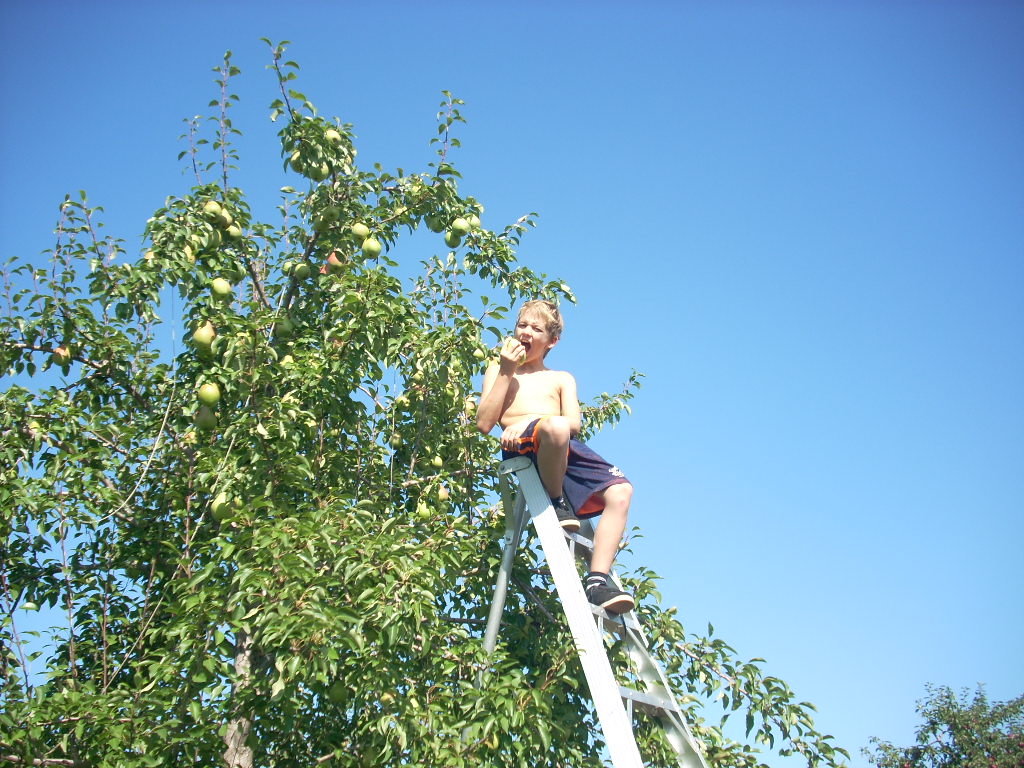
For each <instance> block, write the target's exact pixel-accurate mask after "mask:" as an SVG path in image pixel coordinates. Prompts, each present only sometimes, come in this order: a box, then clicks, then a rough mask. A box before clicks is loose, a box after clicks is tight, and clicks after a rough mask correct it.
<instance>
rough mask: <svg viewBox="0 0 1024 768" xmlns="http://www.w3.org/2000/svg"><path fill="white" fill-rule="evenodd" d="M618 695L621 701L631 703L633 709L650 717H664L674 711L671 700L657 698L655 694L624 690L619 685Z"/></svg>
mask: <svg viewBox="0 0 1024 768" xmlns="http://www.w3.org/2000/svg"><path fill="white" fill-rule="evenodd" d="M619 695H620V696H621V697H622V698H623V699H627V700H629V701H632V702H633V707H634V708H635V709H639V710H641V711H643V712H647V713H648V714H651V715H664V714H666V713H670V712H673V713H674V712H675V711H676V707H675V704H673V703H672V700H671V699H667V698H665V697H664V696H658V695H657V694H653V693H647V692H646V691H638V690H635V689H634V688H626V687H625V686H623V685H620V686H619Z"/></svg>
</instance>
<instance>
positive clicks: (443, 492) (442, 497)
mask: <svg viewBox="0 0 1024 768" xmlns="http://www.w3.org/2000/svg"><path fill="white" fill-rule="evenodd" d="M450 496H451V492H449V490H448V486H446V485H442V486H441V487H440V488H438V489H437V500H438V501H448V498H449V497H450Z"/></svg>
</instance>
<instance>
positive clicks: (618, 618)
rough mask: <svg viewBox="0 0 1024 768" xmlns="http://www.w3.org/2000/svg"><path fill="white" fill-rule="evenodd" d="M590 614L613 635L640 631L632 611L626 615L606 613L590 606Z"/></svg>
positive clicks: (594, 606) (601, 609) (602, 609)
mask: <svg viewBox="0 0 1024 768" xmlns="http://www.w3.org/2000/svg"><path fill="white" fill-rule="evenodd" d="M590 612H591V613H592V614H594V616H596V617H597V618H598V619H600V621H601V626H602V627H604V629H606V630H607V631H609V632H612V633H614V634H617V635H622V634H625V632H626V630H633V631H634V632H639V631H640V623H639V622H638V621H637V620H636V617H634V616H633V612H632V611H629V612H628V613H608V611H606V610H605V609H604V608H598V607H597V606H596V605H593V604H590Z"/></svg>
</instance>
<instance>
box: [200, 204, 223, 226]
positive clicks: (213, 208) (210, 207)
mask: <svg viewBox="0 0 1024 768" xmlns="http://www.w3.org/2000/svg"><path fill="white" fill-rule="evenodd" d="M222 210H224V209H223V208H221V207H220V203H218V202H217V201H216V200H210V201H208V202H207V203H206V205H204V206H203V216H205V217H206V219H207V220H208V221H216V220H217V217H218V216H220V214H221V211H222Z"/></svg>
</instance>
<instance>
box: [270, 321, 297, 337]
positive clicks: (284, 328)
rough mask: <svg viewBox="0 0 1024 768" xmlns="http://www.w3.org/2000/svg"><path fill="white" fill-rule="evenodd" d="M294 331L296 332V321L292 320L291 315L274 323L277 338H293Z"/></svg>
mask: <svg viewBox="0 0 1024 768" xmlns="http://www.w3.org/2000/svg"><path fill="white" fill-rule="evenodd" d="M293 333H295V323H293V322H292V319H291V318H290V317H287V316H286V317H282V318H281V319H280V320H278V321H277V322H276V323H274V336H275V337H276V338H278V339H288V338H291V336H292V334H293Z"/></svg>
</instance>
